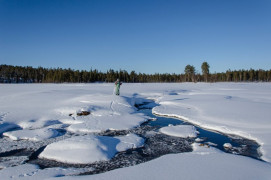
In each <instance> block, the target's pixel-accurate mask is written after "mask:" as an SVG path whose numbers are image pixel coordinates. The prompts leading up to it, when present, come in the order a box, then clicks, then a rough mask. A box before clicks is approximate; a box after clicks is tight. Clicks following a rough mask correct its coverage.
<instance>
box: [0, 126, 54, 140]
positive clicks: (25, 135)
mask: <svg viewBox="0 0 271 180" xmlns="http://www.w3.org/2000/svg"><path fill="white" fill-rule="evenodd" d="M3 135H4V136H7V137H9V138H10V139H12V140H20V139H26V140H30V141H41V140H45V139H49V138H53V137H56V136H58V135H59V133H58V131H56V130H55V129H51V128H42V129H35V130H28V129H26V130H17V131H11V132H6V133H4V134H3Z"/></svg>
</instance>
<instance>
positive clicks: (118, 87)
mask: <svg viewBox="0 0 271 180" xmlns="http://www.w3.org/2000/svg"><path fill="white" fill-rule="evenodd" d="M120 85H122V82H120V80H119V79H117V81H116V82H115V86H116V87H115V94H116V95H117V96H119V95H120Z"/></svg>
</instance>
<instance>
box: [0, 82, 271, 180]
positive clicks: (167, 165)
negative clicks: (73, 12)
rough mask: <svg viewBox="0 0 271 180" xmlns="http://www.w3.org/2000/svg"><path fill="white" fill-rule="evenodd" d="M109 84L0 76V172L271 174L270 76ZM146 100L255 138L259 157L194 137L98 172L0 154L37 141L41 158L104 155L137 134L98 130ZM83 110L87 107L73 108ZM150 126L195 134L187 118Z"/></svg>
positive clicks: (161, 109)
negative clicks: (116, 91)
mask: <svg viewBox="0 0 271 180" xmlns="http://www.w3.org/2000/svg"><path fill="white" fill-rule="evenodd" d="M113 88H114V85H113V84H111V83H108V84H98V83H97V84H1V85H0V135H1V139H0V140H1V146H0V169H1V170H0V177H1V179H75V180H77V179H79V180H81V179H82V180H83V179H180V178H183V179H199V178H201V179H271V164H270V163H271V84H270V83H213V84H210V83H180V84H179V83H176V84H167V83H161V84H159V83H149V84H125V83H124V84H123V85H122V86H121V89H120V93H121V95H120V96H115V95H113ZM151 100H153V101H154V102H153V103H150V102H152V101H151ZM145 102H149V104H148V106H150V107H152V108H153V109H152V112H153V113H154V114H157V115H162V116H171V117H176V118H180V119H183V120H185V121H188V122H191V123H192V124H194V125H195V126H200V127H202V128H206V129H209V130H214V131H219V132H222V133H226V134H230V135H239V136H242V137H245V138H248V139H251V140H255V141H256V142H257V143H259V144H260V148H259V152H260V153H261V154H262V156H261V159H262V160H263V161H260V160H256V159H252V158H249V157H244V156H240V155H233V154H229V153H225V152H222V151H220V150H218V149H216V148H214V147H211V148H207V147H202V146H199V144H197V143H193V144H192V148H193V151H192V152H186V153H179V154H169V155H164V156H162V157H159V158H157V159H154V160H151V161H148V162H145V163H141V164H138V165H135V166H130V167H125V168H121V169H115V170H112V171H108V172H105V173H101V174H96V175H85V176H72V175H77V174H79V173H81V172H82V173H84V172H86V171H87V169H85V168H61V167H55V168H53V167H52V168H45V169H40V168H39V167H38V166H37V165H35V164H30V163H27V160H28V157H27V156H17V157H16V158H14V157H13V158H12V159H9V160H7V159H8V157H4V156H5V155H3V154H5V153H8V152H11V151H16V150H17V149H24V148H26V147H25V146H28V147H31V148H32V149H35V146H36V145H39V146H40V147H41V146H44V147H45V148H44V149H42V152H41V153H40V154H39V158H40V159H47V160H53V161H57V162H63V163H73V164H74V163H75V164H86V163H93V162H99V161H108V160H110V159H112V158H113V157H114V156H116V154H117V153H119V152H123V151H127V150H129V149H135V148H139V147H143V146H144V143H145V142H144V139H143V138H142V137H140V136H138V135H136V134H132V133H131V134H127V135H122V136H101V135H99V133H103V132H106V131H108V130H110V131H120V130H129V129H132V128H135V127H138V126H140V124H142V123H143V122H145V121H147V120H148V119H149V117H147V116H146V115H145V114H143V113H141V112H139V111H137V108H136V107H135V104H144V103H145ZM82 112H90V114H89V115H86V116H79V115H78V114H80V113H82ZM60 130H61V131H60ZM157 133H162V134H167V135H169V136H174V137H175V136H177V137H191V138H196V137H197V132H196V130H195V128H194V126H191V125H187V126H169V127H164V128H161V129H160V131H159V132H157ZM21 142H24V143H23V145H21V144H22V143H21ZM25 142H26V143H28V144H27V145H25ZM35 150H36V149H35ZM1 155H2V157H1ZM13 163H15V164H16V165H15V166H14V165H13ZM63 176H64V177H63Z"/></svg>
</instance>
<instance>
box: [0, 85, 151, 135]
mask: <svg viewBox="0 0 271 180" xmlns="http://www.w3.org/2000/svg"><path fill="white" fill-rule="evenodd" d="M113 87H114V85H113V84H82V85H80V86H77V85H76V84H17V85H15V84H9V85H8V84H7V85H4V86H3V87H1V90H0V94H1V95H0V109H1V112H0V117H1V119H0V134H1V133H4V132H6V131H8V130H12V129H14V128H21V129H24V130H26V129H31V130H35V129H41V128H44V127H48V126H52V125H54V124H64V125H67V126H70V127H69V128H68V129H67V130H68V131H71V132H75V133H81V132H82V133H86V132H87V133H91V132H101V131H105V130H108V129H114V130H123V129H130V128H133V127H136V126H138V125H140V124H141V123H143V122H144V121H146V119H147V118H146V117H145V116H144V115H143V114H141V113H137V112H136V108H135V107H134V102H135V101H134V98H133V97H125V96H115V95H112V89H113ZM82 110H86V111H89V112H90V113H91V114H90V115H88V116H77V112H79V111H82ZM25 132H26V133H28V131H25Z"/></svg>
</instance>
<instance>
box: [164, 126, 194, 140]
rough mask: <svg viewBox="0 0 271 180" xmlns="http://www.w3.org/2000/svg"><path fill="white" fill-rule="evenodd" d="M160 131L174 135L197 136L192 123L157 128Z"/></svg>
mask: <svg viewBox="0 0 271 180" xmlns="http://www.w3.org/2000/svg"><path fill="white" fill-rule="evenodd" d="M159 131H160V132H161V133H163V134H166V135H169V136H176V137H183V138H186V137H197V131H196V128H195V127H194V126H192V125H179V126H168V127H163V128H161V129H160V130H159Z"/></svg>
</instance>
